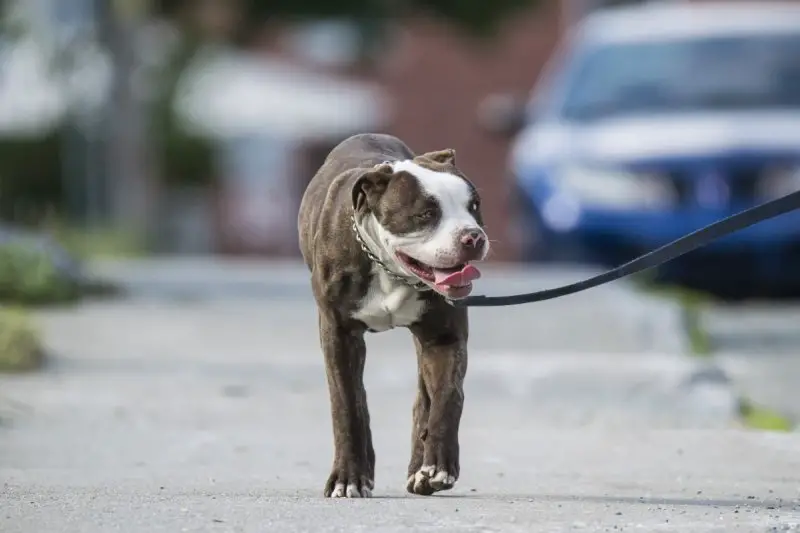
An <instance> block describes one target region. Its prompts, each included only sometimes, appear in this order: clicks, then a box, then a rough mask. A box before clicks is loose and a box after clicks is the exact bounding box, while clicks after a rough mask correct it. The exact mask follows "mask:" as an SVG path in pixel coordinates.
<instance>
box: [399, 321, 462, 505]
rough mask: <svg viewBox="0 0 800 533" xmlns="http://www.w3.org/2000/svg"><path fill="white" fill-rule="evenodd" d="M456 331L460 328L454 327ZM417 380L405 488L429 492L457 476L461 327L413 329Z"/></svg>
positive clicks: (450, 485) (450, 483) (447, 485)
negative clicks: (432, 329) (446, 329)
mask: <svg viewBox="0 0 800 533" xmlns="http://www.w3.org/2000/svg"><path fill="white" fill-rule="evenodd" d="M455 329H456V330H458V329H460V328H455ZM412 332H413V333H414V344H415V345H416V349H417V363H418V369H419V385H418V387H419V388H418V391H417V399H416V402H415V404H414V412H413V418H414V420H413V429H412V452H411V461H410V463H409V467H408V481H407V483H406V489H407V490H408V492H411V493H413V494H421V495H426V496H427V495H431V494H433V493H434V492H438V491H442V490H448V489H451V488H453V486H454V485H455V482H456V480H458V476H459V470H460V465H459V443H458V428H459V424H460V422H461V413H462V410H463V406H464V377H465V375H466V372H467V346H466V331H463V332H462V331H452V330H450V331H441V330H439V331H438V332H435V330H434V331H431V329H429V328H422V327H420V328H412Z"/></svg>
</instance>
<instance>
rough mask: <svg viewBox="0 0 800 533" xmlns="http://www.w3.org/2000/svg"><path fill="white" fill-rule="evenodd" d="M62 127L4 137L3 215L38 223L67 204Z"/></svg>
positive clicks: (0, 146) (0, 148)
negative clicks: (39, 134)
mask: <svg viewBox="0 0 800 533" xmlns="http://www.w3.org/2000/svg"><path fill="white" fill-rule="evenodd" d="M60 136H61V131H60V130H58V129H56V130H54V131H52V132H50V133H49V134H47V135H45V136H42V137H32V138H10V137H6V138H0V219H2V220H6V221H15V222H17V223H23V224H32V223H36V222H37V221H38V220H40V219H41V217H42V216H43V215H44V214H45V212H46V211H47V210H49V209H56V210H59V209H61V208H63V203H64V190H63V184H62V179H61V171H62V168H61V165H62V162H61V155H62V151H61V139H60Z"/></svg>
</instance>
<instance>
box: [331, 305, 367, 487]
mask: <svg viewBox="0 0 800 533" xmlns="http://www.w3.org/2000/svg"><path fill="white" fill-rule="evenodd" d="M319 330H320V339H321V344H322V350H323V352H324V354H325V371H326V374H327V377H328V391H329V393H330V402H331V416H332V418H333V439H334V461H333V469H332V470H331V475H330V476H329V477H328V481H327V483H325V497H329V498H344V497H347V498H369V497H370V496H371V495H372V489H373V488H374V486H375V451H374V450H373V447H372V433H371V430H370V423H369V410H368V408H367V391H366V390H365V389H364V380H363V378H364V363H365V361H366V354H367V349H366V345H365V344H364V332H363V331H360V330H353V329H349V328H347V327H345V326H344V325H343V324H342V323H341V322H340V321H339V320H338V318H337V317H336V316H335V315H334V313H329V312H324V311H321V312H320V316H319Z"/></svg>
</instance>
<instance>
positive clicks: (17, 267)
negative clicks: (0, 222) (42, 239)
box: [0, 243, 81, 305]
mask: <svg viewBox="0 0 800 533" xmlns="http://www.w3.org/2000/svg"><path fill="white" fill-rule="evenodd" d="M80 295H81V287H80V286H79V284H78V283H77V282H75V281H72V280H70V279H69V278H67V277H66V276H65V275H64V273H62V272H59V270H58V268H57V265H56V264H55V263H54V261H53V259H52V258H51V257H50V256H49V255H47V254H46V253H45V252H44V251H40V250H37V249H35V248H33V247H31V246H26V245H23V244H18V243H8V244H3V245H0V302H3V303H6V304H9V303H10V304H20V305H43V304H53V303H67V302H72V301H75V300H77V299H78V297H79V296H80Z"/></svg>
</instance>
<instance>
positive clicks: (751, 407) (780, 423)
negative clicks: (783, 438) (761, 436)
mask: <svg viewBox="0 0 800 533" xmlns="http://www.w3.org/2000/svg"><path fill="white" fill-rule="evenodd" d="M739 416H740V419H741V421H742V423H743V424H744V425H745V426H746V427H748V428H750V429H759V430H763V431H792V430H793V424H792V422H791V421H790V420H789V419H787V418H786V417H784V416H783V415H781V414H780V413H777V412H775V411H772V410H770V409H767V408H765V407H760V406H757V405H755V404H753V403H752V402H750V401H749V400H741V401H740V402H739Z"/></svg>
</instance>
